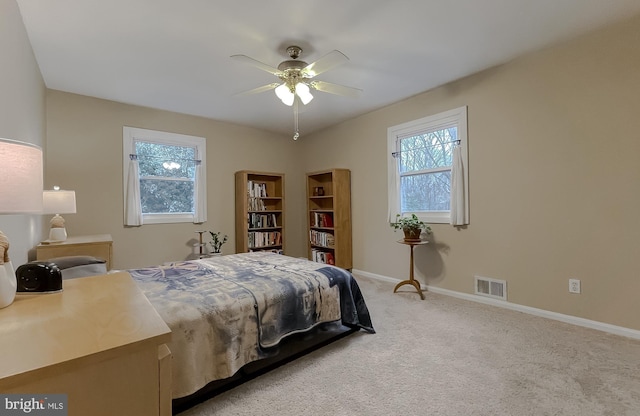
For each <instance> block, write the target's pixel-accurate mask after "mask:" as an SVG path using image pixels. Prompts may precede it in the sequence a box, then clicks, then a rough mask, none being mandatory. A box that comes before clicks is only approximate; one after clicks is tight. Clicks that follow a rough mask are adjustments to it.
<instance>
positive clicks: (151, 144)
mask: <svg viewBox="0 0 640 416" xmlns="http://www.w3.org/2000/svg"><path fill="white" fill-rule="evenodd" d="M122 136H123V138H122V140H123V158H124V163H123V167H124V172H123V173H124V175H123V177H124V200H125V204H124V205H125V206H124V209H125V225H142V224H159V223H173V222H196V223H200V222H204V221H206V183H205V181H206V179H205V178H206V174H205V172H206V168H205V166H206V162H205V157H206V147H205V143H206V140H205V139H204V138H202V137H195V136H186V135H183V134H175V133H166V132H161V131H155V130H145V129H138V128H133V127H126V126H125V127H124V128H123V135H122Z"/></svg>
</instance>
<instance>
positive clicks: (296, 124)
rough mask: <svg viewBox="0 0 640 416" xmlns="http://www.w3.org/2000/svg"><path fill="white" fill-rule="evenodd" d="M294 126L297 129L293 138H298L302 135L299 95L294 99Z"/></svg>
mask: <svg viewBox="0 0 640 416" xmlns="http://www.w3.org/2000/svg"><path fill="white" fill-rule="evenodd" d="M293 128H294V130H295V133H293V140H298V137H300V133H299V132H298V97H295V99H294V101H293Z"/></svg>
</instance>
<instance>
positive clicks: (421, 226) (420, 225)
mask: <svg viewBox="0 0 640 416" xmlns="http://www.w3.org/2000/svg"><path fill="white" fill-rule="evenodd" d="M389 225H391V227H392V228H394V229H395V230H402V231H403V232H404V241H420V234H422V230H424V231H425V232H426V233H427V234H431V227H429V225H428V224H427V223H426V222H424V221H420V218H418V216H417V215H416V214H411V216H409V217H403V216H401V215H400V214H396V221H395V222H392V223H391V224H389Z"/></svg>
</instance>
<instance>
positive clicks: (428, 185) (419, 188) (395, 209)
mask: <svg viewBox="0 0 640 416" xmlns="http://www.w3.org/2000/svg"><path fill="white" fill-rule="evenodd" d="M387 144H388V149H389V162H388V173H389V193H388V194H389V220H390V221H393V220H394V218H395V215H396V214H401V215H406V214H416V215H417V216H418V217H419V218H420V219H422V220H424V221H427V222H432V223H446V222H449V221H450V219H451V191H452V186H451V180H452V172H453V168H454V164H453V156H454V149H455V148H456V146H458V145H459V146H460V148H461V150H462V151H461V153H460V155H462V164H461V165H462V169H461V170H460V171H462V172H463V175H464V181H463V182H464V184H466V183H467V182H468V177H467V175H468V173H467V108H466V107H460V108H456V109H453V110H449V111H445V112H443V113H439V114H435V115H433V116H428V117H424V118H421V119H418V120H414V121H409V122H407V123H404V124H400V125H397V126H393V127H390V128H389V129H388V132H387ZM459 165H460V164H457V165H456V166H459ZM463 192H464V195H465V198H467V196H468V190H467V188H466V185H465V188H464V191H463Z"/></svg>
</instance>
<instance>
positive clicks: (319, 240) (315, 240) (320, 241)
mask: <svg viewBox="0 0 640 416" xmlns="http://www.w3.org/2000/svg"><path fill="white" fill-rule="evenodd" d="M309 241H311V244H312V245H314V246H322V247H329V248H332V247H333V246H334V245H335V237H334V235H333V234H331V233H326V232H323V231H316V230H309Z"/></svg>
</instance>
